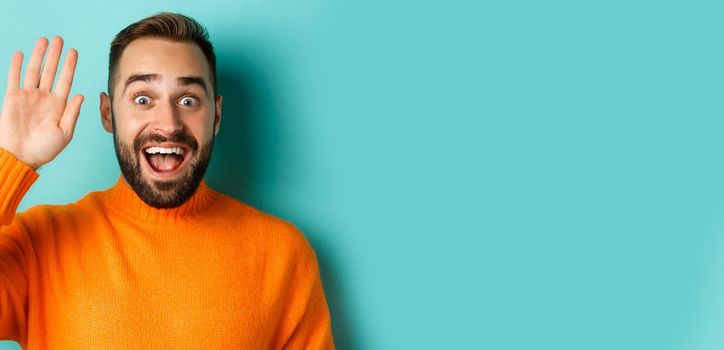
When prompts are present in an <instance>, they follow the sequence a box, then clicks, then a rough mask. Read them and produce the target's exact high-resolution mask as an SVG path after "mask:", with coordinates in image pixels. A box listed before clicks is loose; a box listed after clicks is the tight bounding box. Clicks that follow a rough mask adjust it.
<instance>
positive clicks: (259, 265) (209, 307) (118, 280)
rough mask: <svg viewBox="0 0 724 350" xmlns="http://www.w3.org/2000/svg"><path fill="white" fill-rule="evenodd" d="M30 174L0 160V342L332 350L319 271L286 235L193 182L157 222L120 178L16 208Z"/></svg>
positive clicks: (158, 212)
mask: <svg viewBox="0 0 724 350" xmlns="http://www.w3.org/2000/svg"><path fill="white" fill-rule="evenodd" d="M38 176H39V175H38V173H37V172H36V171H35V170H33V169H32V168H31V167H29V166H28V165H26V164H25V163H23V162H21V161H19V160H18V159H16V158H15V157H14V156H13V155H12V154H11V153H9V152H7V151H5V150H3V149H2V148H0V338H1V339H9V340H15V341H17V342H18V343H19V344H20V345H21V346H22V347H23V349H31V350H32V349H334V344H333V339H332V330H331V324H330V314H329V310H328V307H327V302H326V299H325V295H324V292H323V288H322V281H321V278H320V275H319V269H318V263H317V257H316V255H315V252H314V250H313V249H312V247H311V245H310V244H309V242H308V240H307V239H306V237H305V236H304V235H303V234H302V232H301V231H300V230H299V229H297V227H296V226H294V225H293V224H292V223H290V222H287V221H285V220H283V219H280V218H278V217H275V216H273V215H271V214H267V213H264V212H261V211H259V210H257V209H255V208H253V207H251V206H249V205H248V204H245V203H242V202H239V201H237V200H235V199H233V198H231V197H228V196H226V195H223V194H221V193H218V192H216V191H214V190H212V189H211V188H209V187H208V185H207V184H206V182H202V183H201V185H200V186H199V188H198V190H197V191H196V192H195V193H194V195H193V196H192V197H191V198H190V199H189V200H188V201H187V202H185V203H184V204H182V205H181V206H180V207H177V208H173V209H156V208H153V207H150V206H148V205H147V204H146V203H145V202H143V201H142V200H141V199H140V198H139V197H138V196H137V195H136V193H135V192H134V191H133V189H131V188H130V187H129V186H128V185H127V184H126V182H125V181H124V180H123V179H122V177H119V179H118V181H117V182H116V184H115V185H114V186H113V187H111V188H109V189H107V190H105V191H97V192H91V193H89V194H87V195H86V196H84V197H83V198H81V199H80V200H78V201H77V202H75V203H70V204H66V205H37V206H33V207H31V208H29V209H27V210H25V211H23V212H21V213H16V210H17V207H18V205H19V203H20V201H21V199H22V198H23V196H24V195H25V193H26V192H27V191H28V189H29V188H30V186H31V185H32V184H33V183H34V182H35V180H36V179H37V178H38Z"/></svg>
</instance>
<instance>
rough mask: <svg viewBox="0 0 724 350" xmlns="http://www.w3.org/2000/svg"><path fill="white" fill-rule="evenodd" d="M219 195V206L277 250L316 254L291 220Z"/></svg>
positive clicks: (299, 253) (297, 253)
mask: <svg viewBox="0 0 724 350" xmlns="http://www.w3.org/2000/svg"><path fill="white" fill-rule="evenodd" d="M217 194H218V196H219V200H218V201H217V204H218V205H221V206H224V207H225V209H224V210H227V211H228V213H229V215H233V216H234V217H235V218H237V220H241V221H242V222H243V223H244V224H245V226H249V227H252V228H253V231H255V234H256V235H258V236H259V237H262V238H263V239H264V240H265V241H267V242H269V243H270V245H271V246H273V247H276V248H277V249H276V250H278V249H282V250H287V251H288V252H290V253H292V254H294V255H309V254H314V252H313V249H312V246H311V244H310V242H309V239H308V238H307V236H306V235H305V234H304V232H303V231H302V230H301V229H300V228H299V227H298V226H297V225H296V224H295V223H294V222H292V221H291V220H289V219H286V218H283V217H281V216H278V215H275V214H272V213H270V212H266V211H263V210H261V209H259V208H257V207H255V206H253V205H251V204H249V203H246V202H242V201H239V200H237V199H235V198H233V197H231V196H228V195H226V194H223V193H219V192H217Z"/></svg>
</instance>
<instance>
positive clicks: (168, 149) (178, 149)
mask: <svg viewBox="0 0 724 350" xmlns="http://www.w3.org/2000/svg"><path fill="white" fill-rule="evenodd" d="M146 153H148V154H156V153H161V154H171V153H175V154H180V155H183V154H184V150H183V148H181V147H149V148H146Z"/></svg>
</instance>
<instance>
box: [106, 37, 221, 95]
mask: <svg viewBox="0 0 724 350" xmlns="http://www.w3.org/2000/svg"><path fill="white" fill-rule="evenodd" d="M133 74H158V75H160V76H161V79H162V81H163V82H164V83H172V82H174V81H175V80H176V78H178V77H182V76H193V75H195V76H201V77H204V79H206V81H207V82H209V81H211V75H210V73H209V65H208V62H206V57H205V56H204V53H203V52H202V51H201V49H200V48H199V47H198V45H196V44H195V43H193V42H176V41H170V40H166V39H158V38H141V39H136V40H134V41H132V42H131V43H130V44H128V46H126V48H125V50H123V54H122V55H121V59H120V60H119V64H118V77H119V79H117V80H116V83H115V84H116V86H115V87H116V88H118V87H119V86H120V87H121V88H122V84H123V82H124V81H125V80H126V79H127V78H128V77H129V76H131V75H133Z"/></svg>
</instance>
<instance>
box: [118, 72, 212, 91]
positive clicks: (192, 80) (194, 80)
mask: <svg viewBox="0 0 724 350" xmlns="http://www.w3.org/2000/svg"><path fill="white" fill-rule="evenodd" d="M159 80H161V76H160V75H158V74H154V73H149V74H133V75H131V76H130V77H128V79H126V84H125V86H124V87H123V94H125V93H126V89H128V85H131V83H134V82H137V81H143V82H147V83H149V82H152V81H159ZM176 82H177V84H178V85H181V86H188V85H198V86H199V87H201V88H202V89H204V93H205V94H206V96H207V97H208V96H209V93H208V90H207V89H206V80H204V78H202V77H200V76H198V75H191V76H184V77H178V78H176Z"/></svg>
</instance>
